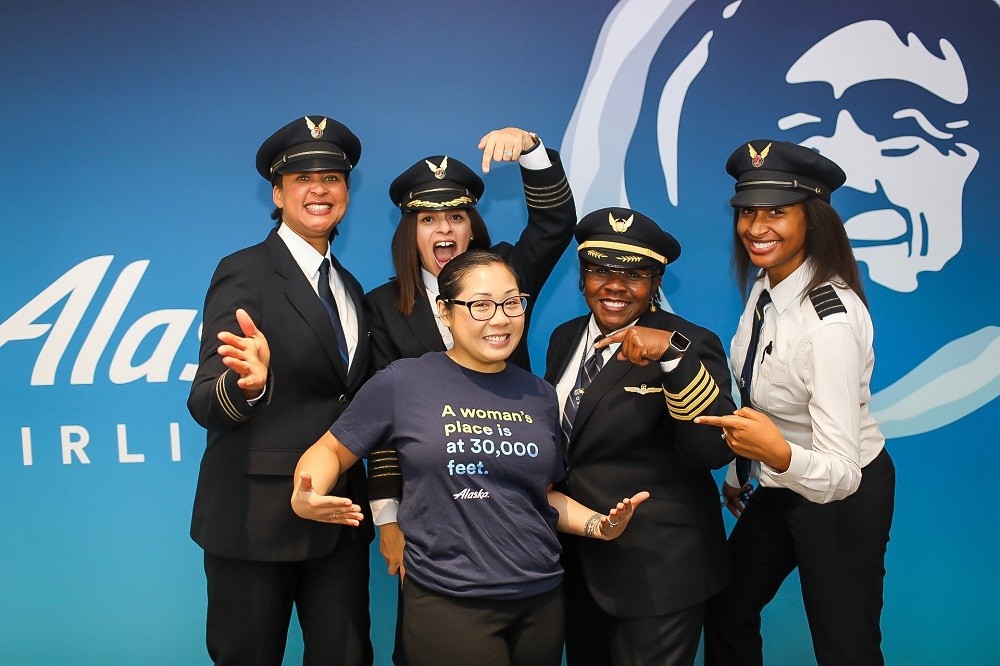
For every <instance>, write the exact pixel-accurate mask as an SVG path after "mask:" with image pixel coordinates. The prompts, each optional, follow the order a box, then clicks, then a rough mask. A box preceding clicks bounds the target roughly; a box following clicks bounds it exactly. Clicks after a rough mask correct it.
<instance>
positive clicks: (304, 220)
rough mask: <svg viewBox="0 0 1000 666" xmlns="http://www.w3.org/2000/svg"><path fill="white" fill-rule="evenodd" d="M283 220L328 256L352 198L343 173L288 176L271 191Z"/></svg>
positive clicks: (304, 173) (307, 173)
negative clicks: (330, 245) (336, 230)
mask: <svg viewBox="0 0 1000 666" xmlns="http://www.w3.org/2000/svg"><path fill="white" fill-rule="evenodd" d="M271 198H272V199H273V200H274V205H275V206H277V207H278V208H280V209H281V221H282V222H283V223H284V224H285V225H286V226H287V227H288V228H290V229H291V230H292V231H294V232H295V233H296V234H298V235H299V236H300V237H302V238H303V239H304V240H305V241H306V242H307V243H309V244H310V245H312V246H313V247H314V248H316V251H317V252H319V253H320V254H326V250H327V247H328V246H329V243H330V234H331V233H332V232H333V230H334V228H335V227H336V226H337V224H338V223H339V222H340V220H341V219H342V218H343V217H344V214H345V213H346V212H347V203H348V201H349V200H350V196H349V195H348V191H347V178H346V177H345V174H344V172H342V171H309V172H300V173H285V174H282V175H281V180H280V184H276V185H275V186H274V188H273V189H272V190H271Z"/></svg>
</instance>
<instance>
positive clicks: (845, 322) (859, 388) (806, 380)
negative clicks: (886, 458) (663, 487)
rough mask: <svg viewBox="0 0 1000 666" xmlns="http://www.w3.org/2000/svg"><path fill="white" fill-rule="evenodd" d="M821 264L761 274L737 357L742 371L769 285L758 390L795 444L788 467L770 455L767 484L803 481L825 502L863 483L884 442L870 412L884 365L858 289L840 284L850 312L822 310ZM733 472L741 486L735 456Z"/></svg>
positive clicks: (737, 340) (795, 485)
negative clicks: (817, 281) (874, 382)
mask: <svg viewBox="0 0 1000 666" xmlns="http://www.w3.org/2000/svg"><path fill="white" fill-rule="evenodd" d="M812 273H813V268H812V263H811V262H810V261H809V260H806V261H805V262H804V263H803V264H802V265H801V266H799V267H798V268H797V269H796V270H795V271H794V272H793V273H792V274H791V275H789V276H788V277H786V278H785V279H784V280H782V281H781V282H780V283H778V284H777V285H776V286H774V287H772V286H771V285H770V283H769V280H768V278H767V276H766V274H765V275H764V277H763V278H762V279H759V280H757V282H756V284H755V285H754V287H753V289H752V290H751V293H750V298H749V299H748V300H747V306H746V309H745V310H744V311H743V316H742V317H740V323H739V327H738V328H737V329H736V335H735V336H734V337H733V341H732V346H731V348H730V364H731V367H732V369H733V373H734V374H735V376H737V377H739V376H740V371H741V369H742V368H743V361H744V359H745V358H746V354H747V347H748V346H749V341H750V333H751V330H752V327H753V312H754V307H755V305H756V303H757V298H758V296H759V295H760V292H761V291H762V290H764V289H767V290H768V291H769V292H770V293H771V301H772V302H771V304H769V305H767V306H765V308H764V312H763V315H764V323H763V326H762V328H761V334H760V343H759V344H758V346H757V354H756V358H755V359H754V361H753V363H754V372H753V380H752V382H751V387H750V396H751V399H752V401H753V405H754V407H755V408H756V409H758V410H760V411H762V412H764V413H766V414H767V415H768V417H770V419H771V420H772V421H773V422H774V424H775V425H776V426H777V427H778V430H779V431H781V434H782V436H783V437H784V438H785V440H786V441H787V442H788V444H789V446H790V447H791V450H792V456H791V463H790V464H789V466H788V469H787V470H786V471H785V472H781V473H779V472H777V471H776V470H774V469H773V468H770V467H768V466H767V465H765V464H761V478H760V484H761V486H763V487H772V488H773V487H783V488H789V489H791V490H794V491H795V492H797V493H799V494H800V495H802V496H803V497H805V498H806V499H808V500H810V501H813V502H819V503H825V502H831V501H833V500H838V499H843V498H844V497H847V496H848V495H850V494H851V493H853V492H854V491H855V490H857V489H858V484H860V483H861V469H862V468H863V467H864V466H865V465H867V464H868V463H869V462H871V461H872V460H873V459H874V458H875V456H877V455H878V454H879V452H881V450H882V448H883V447H884V446H885V438H884V437H883V436H882V433H881V432H880V431H879V427H878V424H877V423H876V422H875V419H874V418H872V416H871V414H869V412H868V406H869V402H870V401H871V387H870V382H871V375H872V368H873V367H874V365H875V353H874V351H873V349H872V337H873V334H874V330H873V327H872V320H871V317H870V316H869V314H868V309H867V308H866V307H865V305H864V303H862V301H861V299H860V298H858V295H857V294H855V293H854V292H853V291H851V290H850V289H846V288H841V287H838V286H837V285H835V284H834V285H833V287H834V290H835V293H836V296H837V297H839V299H840V301H841V302H842V303H843V306H844V308H845V309H846V310H847V311H846V312H833V313H830V314H827V315H826V316H825V317H823V318H822V319H821V318H820V316H819V315H818V314H817V312H816V308H815V307H814V306H813V304H812V301H810V299H809V296H808V294H806V293H805V292H804V290H805V287H806V285H807V284H808V282H809V280H810V278H811V276H812ZM726 482H727V483H728V484H729V485H731V486H737V485H738V483H737V481H736V472H735V466H731V467H730V469H729V472H728V474H727V478H726Z"/></svg>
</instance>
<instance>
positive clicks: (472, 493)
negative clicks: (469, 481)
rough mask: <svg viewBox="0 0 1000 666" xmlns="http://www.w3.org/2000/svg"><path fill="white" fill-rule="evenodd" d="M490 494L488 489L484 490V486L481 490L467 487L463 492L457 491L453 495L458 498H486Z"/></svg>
mask: <svg viewBox="0 0 1000 666" xmlns="http://www.w3.org/2000/svg"><path fill="white" fill-rule="evenodd" d="M489 496H490V494H489V493H488V492H487V491H485V490H483V489H482V488H480V489H479V490H469V489H468V488H466V489H465V490H463V491H462V492H460V493H455V494H454V495H452V497H454V498H455V499H457V500H460V499H461V500H469V499H486V498H488V497H489Z"/></svg>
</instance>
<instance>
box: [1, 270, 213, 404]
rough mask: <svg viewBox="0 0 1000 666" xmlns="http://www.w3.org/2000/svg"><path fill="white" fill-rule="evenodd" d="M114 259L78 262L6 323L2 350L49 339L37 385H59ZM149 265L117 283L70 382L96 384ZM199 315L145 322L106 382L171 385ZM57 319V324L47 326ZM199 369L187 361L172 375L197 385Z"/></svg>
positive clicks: (172, 312)
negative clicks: (66, 357) (63, 363)
mask: <svg viewBox="0 0 1000 666" xmlns="http://www.w3.org/2000/svg"><path fill="white" fill-rule="evenodd" d="M112 259H114V257H113V256H100V257H92V258H90V259H87V260H85V261H82V262H80V263H79V264H77V265H76V266H74V267H73V268H71V269H69V270H68V271H66V273H65V274H63V275H62V276H61V277H59V278H58V279H56V280H55V281H54V282H53V283H52V284H50V285H49V286H48V287H46V288H45V289H43V290H42V292H41V293H40V294H38V295H37V296H35V297H34V298H32V299H31V300H30V301H28V302H27V303H25V304H24V305H23V306H22V307H21V309H20V310H18V311H17V312H15V313H14V314H12V315H11V316H10V317H8V318H7V320H6V321H3V322H0V349H2V348H3V347H4V346H6V345H8V344H12V343H14V342H19V341H27V340H34V339H36V338H44V339H45V342H44V343H43V344H42V347H41V350H40V351H39V352H38V358H37V360H36V361H35V367H34V369H33V370H32V373H31V385H32V386H52V385H54V384H55V383H56V371H57V369H58V367H59V364H60V362H61V361H62V359H63V356H64V355H65V354H66V352H67V351H68V350H69V349H70V343H71V340H72V339H73V338H74V337H75V336H76V335H77V332H78V329H79V328H80V324H81V323H82V322H83V320H84V317H85V315H87V313H88V311H90V309H91V305H92V304H93V303H94V296H95V294H96V293H97V291H98V288H99V287H100V286H101V283H102V282H103V281H104V278H105V276H106V275H107V274H108V269H109V268H110V267H111V261H112ZM148 266H149V260H146V259H144V260H141V261H135V262H132V263H131V264H129V265H128V266H126V267H125V269H124V270H123V271H122V272H121V274H120V275H119V276H118V278H117V279H116V280H115V282H114V284H113V285H112V287H111V292H110V293H109V294H108V296H107V299H106V300H105V302H104V303H103V304H102V305H101V306H100V309H99V311H98V312H97V315H96V319H94V323H93V324H92V325H91V327H90V331H89V332H87V333H86V337H85V338H84V341H83V344H82V346H81V347H80V350H79V352H77V356H76V359H75V361H74V362H73V369H72V371H71V374H70V378H69V383H70V384H93V383H94V377H95V375H96V373H97V367H98V363H99V362H100V360H101V358H102V357H103V356H104V355H105V352H106V351H108V346H109V344H110V343H111V340H112V336H113V335H114V333H115V331H116V330H120V327H121V326H122V320H123V318H124V316H125V312H126V309H127V308H128V305H129V302H130V301H131V300H132V297H133V295H134V294H135V292H136V290H137V289H138V287H139V281H140V280H141V279H142V276H143V274H144V273H145V272H146V268H147V267H148ZM197 315H198V311H197V310H190V309H167V310H155V311H153V312H149V313H147V314H144V315H142V316H141V317H139V318H138V319H137V320H135V321H134V322H132V323H131V325H129V326H128V329H127V330H126V331H125V332H124V334H123V335H122V337H121V339H120V341H119V342H118V344H117V347H116V348H114V353H113V354H112V356H111V363H110V367H109V369H108V378H109V379H110V380H111V381H112V382H113V383H115V384H127V383H130V382H135V381H140V380H145V381H146V382H150V383H158V382H166V381H169V379H170V378H171V374H173V373H172V372H171V369H172V367H175V366H174V363H175V361H176V356H177V353H178V352H179V350H180V347H181V344H182V343H183V342H184V339H185V338H186V337H187V335H188V333H189V332H190V331H191V329H192V326H193V325H194V322H195V317H197ZM53 319H54V323H49V322H50V321H52V320H53ZM198 328H199V330H198V333H199V334H200V332H201V331H200V327H198ZM8 353H9V352H8ZM196 369H197V365H196V364H194V363H186V364H182V365H181V368H180V371H179V372H177V374H176V375H174V376H175V377H176V378H177V379H180V380H182V381H191V380H192V379H193V378H194V372H195V370H196ZM175 372H176V371H175Z"/></svg>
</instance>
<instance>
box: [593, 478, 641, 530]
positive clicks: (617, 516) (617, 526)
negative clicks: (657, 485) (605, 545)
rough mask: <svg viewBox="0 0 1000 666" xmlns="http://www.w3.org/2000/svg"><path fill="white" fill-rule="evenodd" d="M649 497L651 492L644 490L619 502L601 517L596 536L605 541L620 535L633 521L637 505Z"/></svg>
mask: <svg viewBox="0 0 1000 666" xmlns="http://www.w3.org/2000/svg"><path fill="white" fill-rule="evenodd" d="M648 499H649V493H648V492H646V491H645V490H643V491H642V492H639V493H636V494H635V495H632V497H626V498H625V499H623V500H622V501H621V502H618V504H617V505H616V506H614V507H612V508H611V511H609V512H608V515H606V516H603V517H601V520H600V523H599V524H598V526H597V530H596V533H595V534H594V536H595V537H597V538H599V539H604V540H605V541H611V540H612V539H617V538H618V537H620V536H621V535H622V533H623V532H624V531H625V528H626V527H628V524H629V522H631V520H632V515H633V514H634V513H635V507H637V506H639V505H640V504H642V503H643V502H645V501H646V500H648Z"/></svg>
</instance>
